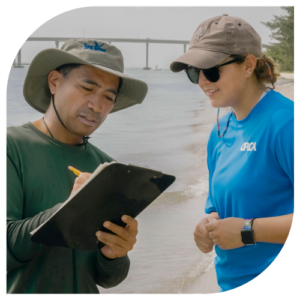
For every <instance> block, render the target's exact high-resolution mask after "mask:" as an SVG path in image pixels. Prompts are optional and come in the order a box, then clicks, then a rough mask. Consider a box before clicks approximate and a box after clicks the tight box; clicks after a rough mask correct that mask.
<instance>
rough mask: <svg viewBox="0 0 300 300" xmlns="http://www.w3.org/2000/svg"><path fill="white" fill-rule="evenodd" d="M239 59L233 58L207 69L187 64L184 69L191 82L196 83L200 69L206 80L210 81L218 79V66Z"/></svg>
mask: <svg viewBox="0 0 300 300" xmlns="http://www.w3.org/2000/svg"><path fill="white" fill-rule="evenodd" d="M237 61H239V59H233V60H231V61H228V62H226V63H224V64H221V65H216V66H214V67H212V68H209V69H198V68H195V67H193V66H187V67H186V68H185V69H184V71H185V72H186V74H187V76H188V78H189V80H190V81H191V82H192V83H195V84H198V82H199V77H200V71H201V70H202V71H203V74H204V76H205V77H206V79H207V80H209V81H210V82H217V81H218V80H219V79H220V72H219V68H220V67H222V66H226V65H229V64H232V63H234V62H237Z"/></svg>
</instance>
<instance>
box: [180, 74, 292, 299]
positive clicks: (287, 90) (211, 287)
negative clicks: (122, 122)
mask: <svg viewBox="0 0 300 300" xmlns="http://www.w3.org/2000/svg"><path fill="white" fill-rule="evenodd" d="M281 74H282V75H283V73H281ZM287 74H288V75H290V77H289V78H286V77H284V76H281V77H282V78H285V79H294V74H290V73H287ZM284 75H285V74H284ZM275 86H276V85H275ZM275 91H277V92H279V93H281V94H282V95H284V96H285V97H287V98H289V99H291V100H292V101H294V82H291V83H288V84H286V85H282V86H278V87H276V88H275ZM226 112H227V109H223V113H224V114H225V113H226ZM215 114H216V109H215V108H213V107H212V106H211V105H210V103H209V101H208V102H207V105H206V107H205V109H204V110H203V113H199V119H200V118H201V123H202V124H203V125H202V126H201V127H202V128H201V132H203V133H205V134H204V135H205V137H204V139H205V138H207V139H208V136H209V133H210V130H209V128H211V126H212V124H213V123H214V122H215ZM202 143H203V140H202ZM202 143H201V146H202ZM201 148H202V147H201ZM199 155H203V153H199ZM205 157H206V153H205ZM199 251H200V250H199ZM213 252H214V250H213ZM213 257H214V255H213ZM219 290H220V287H219V286H218V284H217V276H216V272H215V268H214V263H213V259H212V261H211V264H210V265H209V267H208V268H207V269H206V270H205V271H204V272H203V273H201V274H200V275H199V277H198V278H197V279H195V280H194V282H193V283H192V284H191V285H190V286H189V288H188V290H186V293H192V294H193V293H198V294H208V293H218V292H219Z"/></svg>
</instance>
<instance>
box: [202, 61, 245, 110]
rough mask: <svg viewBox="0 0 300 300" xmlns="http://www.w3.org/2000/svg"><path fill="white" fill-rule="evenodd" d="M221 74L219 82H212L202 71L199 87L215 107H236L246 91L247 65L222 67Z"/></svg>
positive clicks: (234, 64) (233, 64) (235, 64)
mask: <svg viewBox="0 0 300 300" xmlns="http://www.w3.org/2000/svg"><path fill="white" fill-rule="evenodd" d="M231 60H233V58H232V57H229V58H227V59H226V60H224V61H223V62H221V63H220V65H221V64H222V63H225V62H228V61H231ZM219 72H220V79H219V80H218V81H217V82H210V81H209V80H208V79H206V77H205V76H204V74H203V71H202V70H201V71H200V76H199V83H198V85H199V86H200V88H201V89H202V90H203V91H204V93H205V94H206V95H207V96H208V97H209V98H210V101H211V105H212V106H213V107H216V108H217V107H228V106H231V107H234V106H235V103H237V101H239V99H240V98H241V97H242V96H243V93H244V92H245V90H246V76H245V73H246V66H245V63H242V64H237V63H232V64H229V65H225V66H222V67H220V68H219Z"/></svg>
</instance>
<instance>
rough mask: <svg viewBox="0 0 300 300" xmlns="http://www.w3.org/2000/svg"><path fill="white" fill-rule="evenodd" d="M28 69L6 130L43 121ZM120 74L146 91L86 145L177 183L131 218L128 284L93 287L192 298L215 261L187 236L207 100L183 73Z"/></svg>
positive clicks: (15, 79)
mask: <svg viewBox="0 0 300 300" xmlns="http://www.w3.org/2000/svg"><path fill="white" fill-rule="evenodd" d="M27 70H28V67H27V66H25V67H24V68H22V69H17V68H12V69H11V73H10V76H9V81H8V89H7V126H16V125H21V124H24V123H26V122H28V121H34V120H37V119H40V118H41V117H42V114H40V113H38V112H36V111H35V110H34V109H33V108H31V107H30V106H29V105H28V104H27V102H26V101H25V100H24V97H23V93H22V90H23V82H24V79H25V76H26V72H27ZM125 73H126V74H128V75H130V76H132V77H135V78H137V79H140V80H143V81H145V82H146V83H147V84H148V86H149V91H148V95H147V97H146V99H145V100H144V102H143V103H142V104H141V105H135V106H133V107H131V108H128V109H125V110H123V111H119V112H116V113H113V114H111V115H109V116H108V117H107V119H106V120H105V122H104V123H103V124H102V125H101V127H100V128H99V129H98V130H97V131H96V132H95V133H93V134H92V135H91V139H90V140H89V141H90V142H91V143H93V144H94V145H95V146H97V147H98V148H100V149H102V150H103V151H104V152H106V153H107V154H109V155H110V156H111V157H113V158H114V159H115V160H117V161H119V162H122V163H131V164H135V165H139V166H147V167H149V168H153V169H157V170H161V171H163V172H164V173H167V174H172V175H174V176H176V181H175V183H174V184H173V185H172V186H171V187H169V188H168V189H167V191H166V192H164V193H163V194H162V195H161V196H160V197H159V198H158V199H157V200H155V201H154V202H153V203H152V204H151V205H150V206H149V207H148V208H147V209H146V210H144V211H143V212H142V213H141V214H140V215H139V216H138V217H137V220H138V222H139V233H138V236H137V240H138V241H137V243H136V245H135V246H134V249H133V250H132V251H131V252H129V257H130V261H131V266H130V271H129V274H128V277H127V278H126V279H125V281H124V282H122V283H121V284H120V285H118V286H117V287H114V288H111V289H108V290H105V289H103V288H101V287H100V288H99V289H100V292H101V293H189V292H191V290H190V287H191V286H193V291H192V292H199V293H202V292H205V290H201V289H199V290H197V286H196V289H195V281H198V280H201V276H202V274H204V273H205V271H206V270H208V269H209V268H211V267H212V264H213V258H214V255H215V254H214V252H212V253H210V254H203V253H202V252H200V251H199V250H198V248H197V247H196V245H195V242H194V237H193V231H194V229H195V226H196V224H197V223H198V222H199V221H200V219H201V218H202V217H203V216H204V215H205V214H204V205H205V199H206V196H207V191H208V179H207V178H208V176H207V167H206V143H207V139H208V136H209V133H210V130H211V128H212V126H213V123H214V122H215V116H216V112H214V114H213V115H212V114H211V111H212V110H211V109H210V103H209V99H207V97H206V96H205V94H204V93H203V92H202V91H201V89H200V88H199V87H198V86H197V85H195V84H192V83H191V82H190V81H189V80H188V78H187V77H186V75H185V73H184V72H181V73H172V72H171V71H169V70H161V71H145V70H142V69H126V70H125ZM280 83H281V84H285V83H286V82H285V81H284V80H281V82H280ZM82 171H84V170H82ZM216 292H217V290H216Z"/></svg>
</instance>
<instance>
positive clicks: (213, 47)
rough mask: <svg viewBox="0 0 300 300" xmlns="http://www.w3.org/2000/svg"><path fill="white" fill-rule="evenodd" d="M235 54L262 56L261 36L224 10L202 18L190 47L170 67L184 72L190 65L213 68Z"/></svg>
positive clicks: (248, 25)
mask: <svg viewBox="0 0 300 300" xmlns="http://www.w3.org/2000/svg"><path fill="white" fill-rule="evenodd" d="M232 54H236V55H248V54H253V55H256V56H258V57H259V56H261V55H262V50H261V38H260V36H259V35H258V33H257V32H256V31H255V30H254V29H253V27H252V26H251V25H250V24H249V23H247V22H246V21H244V20H243V19H241V18H237V17H229V16H228V15H226V14H224V15H222V16H218V17H213V18H210V19H208V20H206V21H204V22H202V23H201V24H200V25H199V26H198V28H197V29H196V31H195V32H194V34H193V37H192V39H191V41H190V46H189V50H188V51H187V52H186V53H184V54H183V55H181V56H180V57H179V58H177V59H176V60H175V61H174V62H172V64H171V66H170V68H171V70H172V71H173V72H180V71H182V70H183V69H184V68H185V67H186V66H187V65H191V66H194V67H197V68H199V69H209V68H212V67H213V66H215V65H217V64H219V63H221V62H222V61H223V60H225V59H226V58H228V57H229V56H230V55H232Z"/></svg>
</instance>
